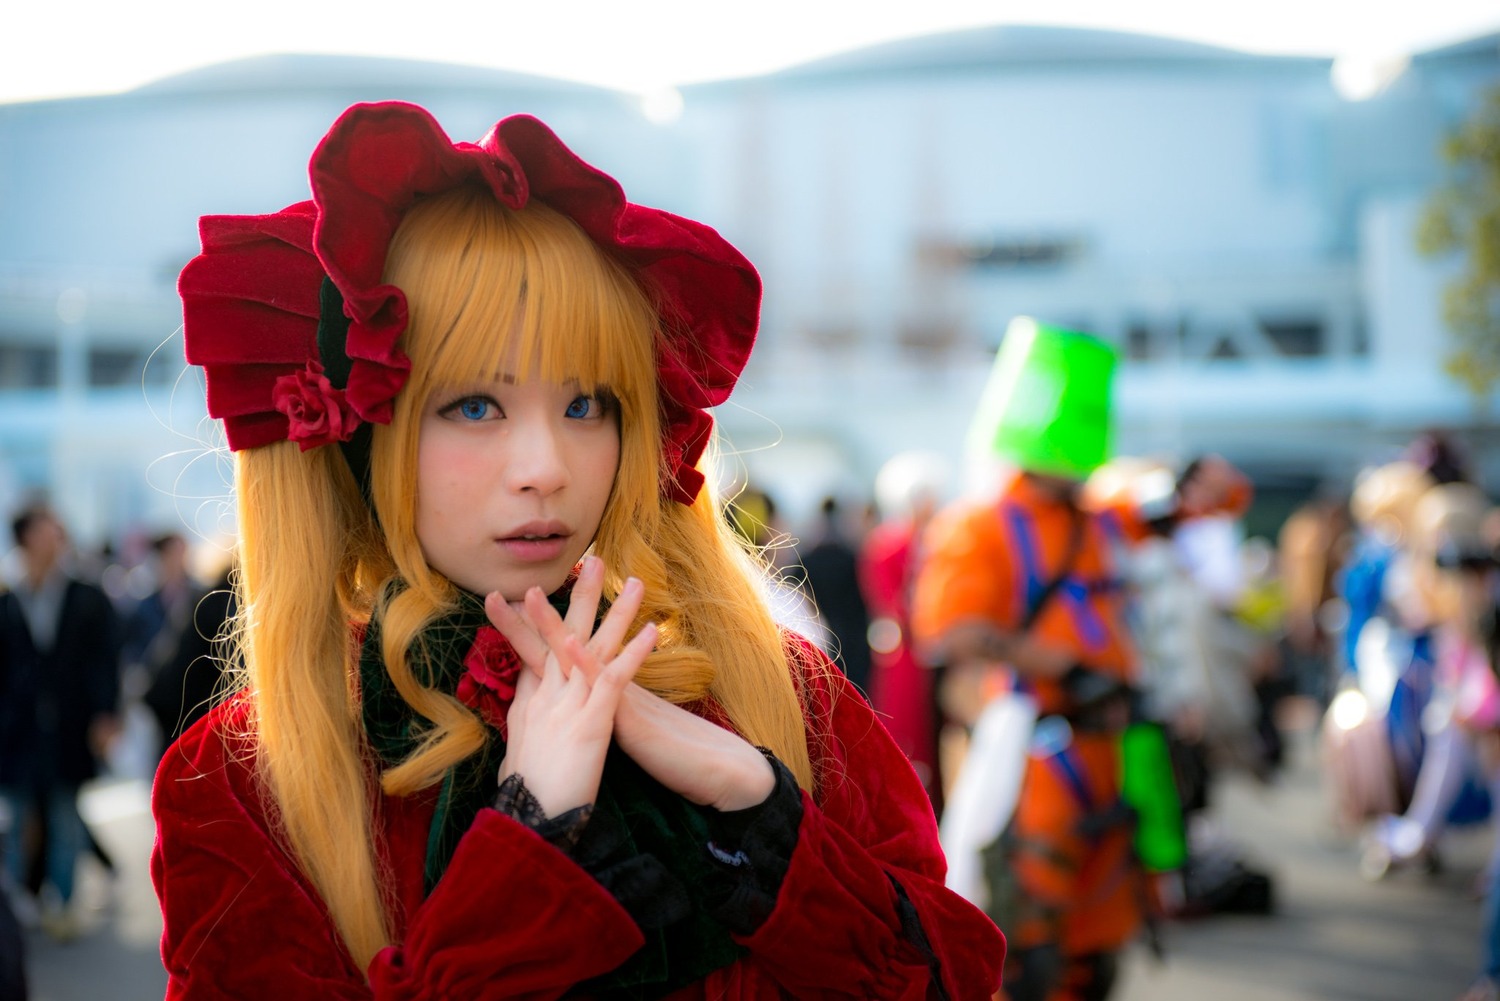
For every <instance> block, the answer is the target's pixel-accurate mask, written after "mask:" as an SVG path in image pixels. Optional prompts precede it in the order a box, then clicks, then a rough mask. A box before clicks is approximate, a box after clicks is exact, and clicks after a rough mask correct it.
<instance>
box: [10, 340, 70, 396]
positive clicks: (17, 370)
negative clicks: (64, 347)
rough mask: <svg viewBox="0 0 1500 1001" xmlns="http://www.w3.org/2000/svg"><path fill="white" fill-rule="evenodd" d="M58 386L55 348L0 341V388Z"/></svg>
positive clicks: (49, 345) (49, 387) (45, 387)
mask: <svg viewBox="0 0 1500 1001" xmlns="http://www.w3.org/2000/svg"><path fill="white" fill-rule="evenodd" d="M56 385H57V348H56V347H55V346H53V345H51V344H33V343H25V342H17V341H5V340H0V390H5V389H52V388H54V387H56Z"/></svg>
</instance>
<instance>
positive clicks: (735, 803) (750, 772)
mask: <svg viewBox="0 0 1500 1001" xmlns="http://www.w3.org/2000/svg"><path fill="white" fill-rule="evenodd" d="M745 748H746V750H747V751H748V752H753V754H750V753H747V754H745V755H736V756H735V758H734V761H733V762H731V763H729V764H728V767H727V772H728V774H727V775H726V776H725V781H724V784H723V789H724V794H723V795H722V796H721V797H720V798H719V801H718V802H715V803H712V804H710V805H711V806H713V808H714V809H715V810H719V811H721V812H723V813H731V812H733V811H735V810H748V809H749V808H751V807H753V806H759V805H761V804H762V803H764V802H765V801H766V800H767V799H769V798H770V796H771V793H772V792H773V791H774V790H775V788H776V770H775V769H774V768H773V767H772V766H771V763H770V762H769V761H767V760H766V758H765V755H763V754H762V753H761V752H760V751H759V750H757V749H756V748H754V747H752V746H751V745H749V744H746V745H745ZM752 758H753V760H752Z"/></svg>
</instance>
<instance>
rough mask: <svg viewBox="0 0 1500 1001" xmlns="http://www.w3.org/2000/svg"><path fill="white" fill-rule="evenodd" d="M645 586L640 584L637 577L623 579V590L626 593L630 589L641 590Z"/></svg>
mask: <svg viewBox="0 0 1500 1001" xmlns="http://www.w3.org/2000/svg"><path fill="white" fill-rule="evenodd" d="M645 586H646V585H644V584H642V583H641V579H640V578H639V577H627V578H625V590H627V591H629V590H631V589H632V588H634V589H635V590H640V589H641V588H643V587H645Z"/></svg>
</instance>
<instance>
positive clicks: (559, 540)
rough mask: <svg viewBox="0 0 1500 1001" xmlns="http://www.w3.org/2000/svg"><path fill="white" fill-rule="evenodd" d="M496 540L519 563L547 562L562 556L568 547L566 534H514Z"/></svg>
mask: <svg viewBox="0 0 1500 1001" xmlns="http://www.w3.org/2000/svg"><path fill="white" fill-rule="evenodd" d="M495 542H496V543H497V544H498V545H499V546H500V548H501V550H502V551H504V552H505V554H506V555H507V556H509V557H510V558H511V559H513V560H516V561H517V562H518V563H547V562H550V561H552V560H555V559H557V558H558V557H560V556H562V555H563V553H564V552H565V551H566V550H567V548H568V537H567V536H566V535H546V536H540V537H536V538H528V537H526V536H519V535H513V536H509V537H507V538H504V539H496V540H495Z"/></svg>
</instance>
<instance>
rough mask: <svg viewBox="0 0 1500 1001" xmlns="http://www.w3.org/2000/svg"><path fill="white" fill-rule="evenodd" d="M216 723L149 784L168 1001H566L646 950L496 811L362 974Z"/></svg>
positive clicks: (600, 900)
mask: <svg viewBox="0 0 1500 1001" xmlns="http://www.w3.org/2000/svg"><path fill="white" fill-rule="evenodd" d="M218 719H219V714H217V713H216V714H214V715H211V716H209V717H208V718H207V719H205V720H204V721H202V722H200V723H199V724H198V725H197V726H195V727H194V728H193V729H191V730H189V731H188V733H187V734H185V735H184V736H183V738H182V739H181V740H180V741H178V742H177V743H176V744H174V745H173V746H172V748H171V749H170V750H169V751H168V753H167V755H166V757H165V759H164V760H163V762H162V765H161V768H160V770H159V771H158V773H157V779H156V786H155V789H154V791H153V802H152V806H153V811H154V813H155V815H156V823H157V837H156V844H155V847H154V848H153V851H152V857H151V878H152V882H153V883H154V884H155V887H156V892H157V896H158V898H159V899H160V901H161V906H162V916H163V922H164V930H163V933H162V960H163V963H164V964H165V966H166V969H167V973H168V977H169V982H168V986H167V996H166V997H167V1001H219V999H225V1001H227V999H251V998H255V999H264V998H276V999H277V1001H302V999H307V1001H312V999H319V1001H329V999H334V1001H342V999H354V998H359V999H401V1001H417V999H434V1001H435V999H439V998H445V999H446V998H460V997H461V998H475V999H495V1001H499V999H502V998H503V999H507V1001H509V999H517V998H525V999H542V998H556V997H560V996H561V995H562V994H563V993H564V992H565V991H566V990H567V989H568V988H569V987H570V986H571V985H572V984H574V983H576V982H578V981H580V980H583V979H585V978H588V977H591V976H595V975H598V974H602V973H606V972H608V971H609V970H612V969H614V968H615V967H617V966H618V965H619V964H620V963H622V962H624V961H625V959H626V958H627V957H629V956H630V954H631V953H633V952H634V951H635V950H636V949H638V948H639V947H640V945H641V943H642V941H643V939H642V936H641V933H640V931H639V929H638V928H637V927H636V926H635V923H634V922H633V921H631V919H630V917H629V915H627V914H626V912H625V910H624V909H623V908H622V907H620V905H619V904H618V903H616V902H615V900H614V898H613V897H611V896H610V895H609V894H608V893H607V892H605V890H604V889H603V888H602V887H601V886H599V884H598V883H596V882H594V880H593V879H592V878H590V877H589V876H588V874H587V873H585V872H584V871H583V870H582V869H580V868H579V867H578V866H577V865H575V864H574V863H573V862H571V861H570V860H569V859H567V857H566V856H564V855H563V854H562V853H561V852H559V851H557V850H556V849H555V848H553V847H552V846H551V845H549V844H547V843H546V842H545V841H543V840H542V839H541V838H540V837H538V836H537V835H535V834H533V833H532V832H531V831H529V830H527V829H526V828H524V827H523V826H521V825H520V824H518V823H516V822H515V821H513V820H511V819H510V818H508V817H504V816H501V815H500V814H499V813H495V812H494V811H490V810H485V811H482V812H481V814H480V816H479V818H478V819H477V820H476V821H475V823H474V826H473V827H471V828H470V829H469V831H468V833H467V834H466V835H465V836H464V838H463V839H462V840H461V841H460V843H459V845H458V849H457V851H456V852H455V853H454V856H453V860H452V862H451V863H450V865H449V867H448V870H447V872H446V874H445V875H444V877H443V879H442V880H441V881H440V883H439V884H438V887H437V889H436V890H434V891H433V893H432V894H431V895H430V896H429V897H428V898H427V899H426V900H425V901H423V902H421V903H420V904H418V905H416V906H415V907H414V908H413V909H412V910H411V912H410V914H409V915H408V920H407V921H406V928H405V934H404V936H403V937H402V941H401V942H400V944H398V945H393V946H390V947H387V948H386V949H384V950H382V951H381V952H380V953H379V954H377V955H376V957H375V959H374V960H373V961H372V962H371V964H370V966H369V969H368V971H366V973H361V972H360V971H359V970H358V969H357V968H356V967H355V965H354V962H353V960H352V959H351V958H350V957H349V955H348V953H347V952H346V951H345V950H344V948H343V945H342V943H341V942H340V940H339V938H338V936H337V933H336V932H335V930H334V928H333V925H332V922H331V920H330V919H329V917H328V915H327V912H326V911H325V910H324V908H323V904H322V902H321V901H320V900H319V899H318V897H317V896H316V894H315V893H314V892H313V891H312V889H311V887H310V886H309V885H308V884H307V882H306V881H305V880H304V879H303V878H302V876H301V875H300V874H299V873H298V872H297V871H296V869H295V867H293V866H292V864H291V863H290V861H289V860H288V858H287V856H286V855H285V853H284V852H283V851H282V849H281V848H280V847H279V845H278V843H277V841H276V839H275V837H274V835H273V834H272V833H271V831H270V829H269V825H268V823H267V820H266V816H265V813H264V811H263V810H262V809H261V807H260V805H259V799H258V797H257V795H256V793H255V788H254V779H253V777H252V776H251V775H250V774H249V769H248V766H247V765H246V763H245V760H246V758H245V756H244V755H243V754H241V753H237V752H230V751H229V750H228V749H227V748H226V744H225V740H224V738H223V736H222V735H221V732H220V731H218V730H216V729H213V728H212V727H211V725H210V724H212V723H214V722H215V721H216V720H218ZM405 861H406V862H407V863H410V862H411V861H412V860H410V859H408V860H405ZM394 862H395V864H396V866H397V867H398V868H399V867H401V866H402V864H403V860H401V859H396V860H394ZM415 864H416V865H417V867H418V868H420V866H421V859H420V858H417V859H416V860H415ZM399 875H400V874H399V873H398V878H399ZM367 976H368V979H367Z"/></svg>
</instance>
